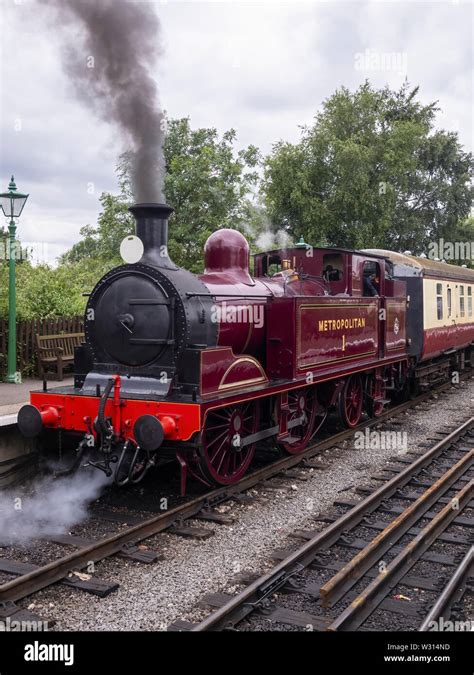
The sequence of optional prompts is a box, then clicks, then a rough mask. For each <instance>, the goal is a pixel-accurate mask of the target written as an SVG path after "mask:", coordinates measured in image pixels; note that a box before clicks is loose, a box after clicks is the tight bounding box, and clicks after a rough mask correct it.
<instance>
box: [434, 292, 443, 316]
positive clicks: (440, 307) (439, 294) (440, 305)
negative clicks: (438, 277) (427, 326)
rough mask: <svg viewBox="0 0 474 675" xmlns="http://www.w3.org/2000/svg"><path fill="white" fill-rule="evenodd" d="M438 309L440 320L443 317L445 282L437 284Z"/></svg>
mask: <svg viewBox="0 0 474 675" xmlns="http://www.w3.org/2000/svg"><path fill="white" fill-rule="evenodd" d="M436 311H437V312H438V321H440V320H441V319H442V318H443V284H436Z"/></svg>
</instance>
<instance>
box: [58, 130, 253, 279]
mask: <svg viewBox="0 0 474 675" xmlns="http://www.w3.org/2000/svg"><path fill="white" fill-rule="evenodd" d="M235 140H236V133H235V131H234V130H232V129H231V130H230V131H227V132H225V133H224V134H223V135H222V138H219V135H218V132H217V130H216V129H196V130H192V129H191V126H190V124H189V119H179V120H171V121H170V122H169V123H168V130H167V134H166V141H165V147H164V152H165V163H166V175H165V195H166V201H167V203H168V204H170V205H171V206H173V208H174V209H175V213H174V214H173V216H172V218H171V220H170V228H169V252H170V256H171V258H172V259H173V260H174V261H175V262H176V263H177V264H178V265H182V266H183V267H186V268H187V269H190V270H191V271H195V272H198V271H202V253H203V247H204V243H205V241H206V239H207V237H208V236H209V235H210V234H211V233H212V232H214V230H216V229H218V228H219V227H234V228H238V229H239V228H240V229H241V230H242V231H247V233H248V231H249V230H250V231H252V228H253V225H254V222H255V223H258V222H259V219H258V218H257V217H256V208H255V207H254V206H253V204H252V199H251V197H252V193H253V189H254V187H255V185H256V183H257V180H258V173H257V167H258V164H259V161H260V156H259V152H258V150H257V148H255V147H254V146H250V147H248V148H246V149H244V150H240V151H238V152H236V151H235V148H234V144H235ZM118 178H119V188H120V192H119V194H118V195H111V194H109V193H104V194H103V195H102V196H101V198H100V202H101V204H102V212H101V214H100V216H99V220H98V225H97V227H91V226H90V225H87V226H86V227H84V228H82V230H81V235H82V240H81V241H80V242H78V243H77V244H75V245H74V246H73V247H72V249H71V250H70V251H69V252H68V253H66V254H65V255H64V256H63V257H62V262H63V263H71V262H78V261H81V260H84V259H86V258H90V257H93V258H98V259H101V260H107V261H108V263H109V266H110V267H113V266H114V265H116V264H119V263H120V257H119V248H120V242H121V241H122V239H123V238H124V237H125V236H127V235H128V234H131V233H133V231H134V220H133V217H132V216H131V215H130V214H129V213H128V207H129V206H130V205H131V204H132V203H133V197H132V192H131V188H130V179H129V161H128V157H127V155H124V156H122V158H121V160H120V163H119V165H118Z"/></svg>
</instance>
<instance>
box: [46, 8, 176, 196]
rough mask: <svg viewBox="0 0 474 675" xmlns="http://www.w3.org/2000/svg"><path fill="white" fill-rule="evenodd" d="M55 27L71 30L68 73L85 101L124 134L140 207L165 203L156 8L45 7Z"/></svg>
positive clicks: (66, 48)
mask: <svg viewBox="0 0 474 675" xmlns="http://www.w3.org/2000/svg"><path fill="white" fill-rule="evenodd" d="M40 2H41V3H42V4H43V5H49V6H51V7H52V8H53V9H54V10H55V26H56V28H57V29H59V30H61V28H62V27H63V26H70V27H71V26H72V28H73V30H74V35H73V36H72V39H71V36H70V34H69V32H68V34H67V38H68V41H67V44H66V43H65V44H64V59H63V66H64V70H65V72H66V74H67V75H68V77H69V79H70V81H71V83H72V84H73V86H74V89H75V91H76V93H77V96H78V98H79V100H80V101H81V102H83V103H84V104H86V105H87V106H89V107H90V108H92V109H93V110H94V111H95V112H96V113H97V114H99V115H100V117H102V118H103V119H104V120H105V121H107V122H110V124H113V125H115V127H116V128H117V130H118V132H119V135H120V138H121V141H122V145H123V146H124V147H123V150H125V151H127V154H129V155H130V156H131V160H132V165H131V176H132V186H133V191H134V195H135V199H136V201H137V202H156V201H159V202H163V201H164V198H163V179H164V159H163V141H164V129H165V119H164V114H163V111H162V110H161V108H160V106H159V102H158V89H157V86H156V83H155V80H154V79H153V77H152V75H151V71H152V69H153V67H154V65H155V63H156V60H157V58H158V57H159V56H160V54H161V53H162V49H161V35H160V22H159V20H158V17H157V15H156V13H155V12H154V10H153V6H152V3H148V2H134V1H130V0H40Z"/></svg>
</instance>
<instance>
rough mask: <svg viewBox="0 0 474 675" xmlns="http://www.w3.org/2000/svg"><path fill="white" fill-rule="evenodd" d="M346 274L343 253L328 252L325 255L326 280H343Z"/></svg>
mask: <svg viewBox="0 0 474 675" xmlns="http://www.w3.org/2000/svg"><path fill="white" fill-rule="evenodd" d="M343 276H344V267H343V262H342V255H341V254H340V253H326V255H324V256H323V277H324V279H326V281H341V280H342V278H343Z"/></svg>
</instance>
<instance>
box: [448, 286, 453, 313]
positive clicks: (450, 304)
mask: <svg viewBox="0 0 474 675" xmlns="http://www.w3.org/2000/svg"><path fill="white" fill-rule="evenodd" d="M451 295H452V294H451V289H450V288H449V287H448V318H449V317H450V316H451V310H452V298H451Z"/></svg>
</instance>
